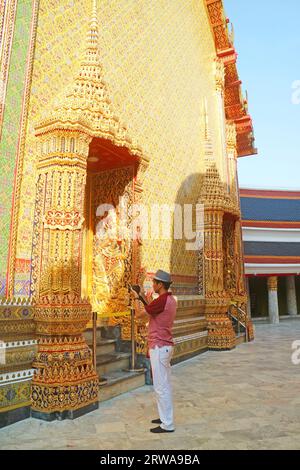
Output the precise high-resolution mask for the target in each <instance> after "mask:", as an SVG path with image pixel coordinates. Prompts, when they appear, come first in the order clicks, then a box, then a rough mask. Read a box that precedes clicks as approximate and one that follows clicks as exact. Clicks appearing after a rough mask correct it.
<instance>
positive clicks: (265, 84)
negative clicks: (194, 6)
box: [224, 0, 300, 189]
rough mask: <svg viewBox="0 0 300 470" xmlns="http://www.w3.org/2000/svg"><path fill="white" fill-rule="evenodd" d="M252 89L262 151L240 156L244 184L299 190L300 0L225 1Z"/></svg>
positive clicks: (246, 81) (242, 67)
mask: <svg viewBox="0 0 300 470" xmlns="http://www.w3.org/2000/svg"><path fill="white" fill-rule="evenodd" d="M224 6H225V11H226V14H227V16H228V17H229V19H230V21H231V22H232V23H233V26H234V33H235V48H236V50H237V53H238V62H237V64H238V70H239V75H240V79H241V80H242V82H243V85H242V87H243V90H247V91H248V101H249V113H250V115H251V116H252V119H253V124H254V134H255V138H256V147H257V148H258V155H257V156H250V157H243V158H240V159H239V160H238V173H239V184H240V187H261V188H275V189H276V188H287V189H300V92H298V93H296V96H295V98H296V101H298V102H299V104H293V103H292V96H293V93H294V94H295V91H294V90H293V89H292V85H293V83H294V82H295V81H297V80H298V81H299V84H298V89H300V1H299V0H284V1H283V0H224Z"/></svg>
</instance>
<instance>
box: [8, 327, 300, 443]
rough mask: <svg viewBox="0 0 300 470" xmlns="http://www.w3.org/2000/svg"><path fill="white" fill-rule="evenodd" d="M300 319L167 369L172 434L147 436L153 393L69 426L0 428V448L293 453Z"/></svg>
mask: <svg viewBox="0 0 300 470" xmlns="http://www.w3.org/2000/svg"><path fill="white" fill-rule="evenodd" d="M294 340H300V321H298V320H290V321H287V322H283V323H281V324H280V325H279V326H271V325H259V326H256V339H255V341H254V342H253V343H250V344H242V345H240V346H239V347H238V348H236V349H235V350H233V351H227V352H222V353H218V352H212V351H210V352H207V353H205V354H202V355H201V356H198V357H195V358H193V359H190V360H189V361H186V362H185V363H181V364H178V365H176V366H175V367H173V384H174V398H175V416H176V432H175V433H172V434H167V435H165V434H162V435H155V434H152V433H150V432H149V428H150V427H151V423H150V421H151V419H152V418H156V417H157V412H156V407H155V403H154V396H153V393H152V387H149V386H144V387H142V388H140V389H137V390H135V391H133V392H130V393H127V394H124V395H122V396H119V397H117V398H114V399H112V400H110V401H107V402H104V403H102V404H101V405H100V408H99V410H97V411H95V412H93V413H91V414H89V415H85V416H83V417H81V418H79V419H77V420H75V421H62V422H58V421H56V422H53V423H47V422H43V421H38V420H35V419H29V420H26V421H23V422H20V423H16V424H14V425H11V426H10V427H7V428H4V429H1V430H0V449H70V450H72V449H108V450H112V449H133V450H136V449H142V450H147V449H189V450H191V449H197V450H201V449H300V365H293V364H292V362H291V354H292V346H291V345H292V342H293V341H294Z"/></svg>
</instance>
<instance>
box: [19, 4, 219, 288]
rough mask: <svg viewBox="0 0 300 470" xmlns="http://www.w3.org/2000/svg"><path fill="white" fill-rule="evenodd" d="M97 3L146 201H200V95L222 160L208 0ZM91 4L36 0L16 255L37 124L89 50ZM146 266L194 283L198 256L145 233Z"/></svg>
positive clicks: (28, 222) (25, 244) (119, 109)
mask: <svg viewBox="0 0 300 470" xmlns="http://www.w3.org/2000/svg"><path fill="white" fill-rule="evenodd" d="M98 4H99V7H98V19H99V23H100V38H99V47H100V51H101V60H102V64H103V70H104V77H105V80H106V82H107V86H108V90H109V92H110V97H111V99H112V103H113V107H114V109H115V112H116V114H117V115H118V116H119V117H120V119H121V121H122V122H123V123H124V124H125V125H126V126H127V127H128V129H129V131H130V134H131V135H132V136H133V137H134V138H135V139H136V140H137V142H138V143H139V144H140V145H141V146H142V148H143V150H144V152H145V154H146V155H148V156H149V157H150V164H149V167H148V169H147V170H146V177H145V183H144V192H143V201H144V202H146V203H147V204H152V203H168V204H171V203H174V202H180V203H183V202H196V201H197V197H198V194H199V184H200V183H201V180H200V175H201V172H202V171H203V164H204V148H203V136H204V118H203V100H204V97H206V99H207V104H208V115H209V123H210V131H211V134H212V142H213V147H214V151H215V155H216V157H217V162H218V165H219V168H220V169H222V168H223V167H224V165H223V163H222V160H223V158H224V157H223V156H222V143H221V132H222V131H221V125H220V119H221V117H220V113H219V110H218V102H217V97H216V91H215V78H214V62H213V60H214V57H215V46H214V39H213V35H212V32H211V28H210V23H209V19H208V16H207V12H206V7H205V2H204V0H139V1H136V0H101V1H99V2H98ZM90 8H91V4H90V2H89V1H87V0H76V1H70V0H41V1H40V3H39V14H38V27H37V36H36V45H35V54H34V62H33V76H32V85H31V95H30V102H29V114H28V123H27V133H26V142H25V151H24V164H23V175H22V184H21V190H20V199H21V204H20V212H19V218H18V231H17V248H16V250H17V253H16V258H17V259H25V260H29V259H30V257H31V249H32V238H31V236H30V235H31V233H32V224H33V214H34V200H35V182H36V155H37V152H36V137H35V136H34V126H35V124H36V123H37V122H38V121H39V120H40V118H41V117H42V116H43V115H44V114H47V113H48V112H49V110H50V109H51V107H52V103H53V99H55V97H57V96H59V95H60V94H62V93H63V91H64V90H65V88H66V87H68V86H69V85H70V84H71V83H72V78H73V76H74V75H75V73H76V71H77V70H78V68H79V59H80V57H81V55H82V52H83V49H84V41H85V35H86V30H87V27H88V21H89V15H90ZM220 171H222V170H220ZM29 234H30V235H29ZM171 258H172V259H171ZM170 260H171V261H170ZM142 265H143V266H145V267H146V269H147V270H148V271H150V272H151V271H154V270H156V269H158V268H162V269H167V270H169V269H170V270H171V271H172V273H175V274H180V275H185V276H192V277H191V279H194V281H193V282H194V284H195V286H196V274H197V254H196V252H186V251H185V250H184V246H183V245H182V243H180V242H176V243H175V244H173V243H172V242H171V241H167V240H161V241H155V242H153V241H147V240H145V241H144V244H143V247H142ZM28 277H29V272H28Z"/></svg>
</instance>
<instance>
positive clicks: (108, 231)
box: [82, 139, 137, 328]
mask: <svg viewBox="0 0 300 470" xmlns="http://www.w3.org/2000/svg"><path fill="white" fill-rule="evenodd" d="M87 162H88V165H87V185H86V198H85V201H86V205H85V231H84V240H83V267H82V290H83V292H82V293H83V295H84V296H88V297H89V299H90V302H91V304H92V309H93V311H94V312H97V316H98V321H97V323H98V326H99V327H104V328H106V327H108V326H115V325H116V324H122V323H123V321H124V320H125V322H126V319H127V318H128V313H129V292H128V284H130V283H132V282H133V278H134V249H133V242H132V237H131V233H130V227H131V211H130V208H131V207H132V204H133V201H134V176H135V173H136V168H137V161H136V159H135V157H134V156H132V155H131V154H130V153H129V152H128V150H127V149H125V148H124V147H117V146H115V145H113V144H112V143H111V142H110V141H108V140H104V139H93V141H92V142H91V144H90V150H89V157H88V161H87Z"/></svg>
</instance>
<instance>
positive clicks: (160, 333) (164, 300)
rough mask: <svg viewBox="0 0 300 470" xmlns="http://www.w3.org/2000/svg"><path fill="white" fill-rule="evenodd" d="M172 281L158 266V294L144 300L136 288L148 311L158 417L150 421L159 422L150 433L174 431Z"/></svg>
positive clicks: (154, 280)
mask: <svg viewBox="0 0 300 470" xmlns="http://www.w3.org/2000/svg"><path fill="white" fill-rule="evenodd" d="M171 284H172V281H171V276H170V274H169V273H167V272H165V271H162V270H161V269H159V270H158V271H157V272H156V273H155V275H154V277H153V290H154V292H155V293H156V294H159V296H158V298H157V299H155V300H153V301H152V302H150V303H149V304H147V302H145V300H144V299H143V298H142V296H140V295H139V294H137V293H136V292H135V297H136V299H137V300H142V301H143V303H144V306H145V307H144V308H145V312H146V313H147V314H148V315H149V326H148V347H149V354H150V362H151V369H152V377H153V386H154V391H155V396H156V402H157V408H158V413H159V419H154V420H153V421H152V423H154V424H159V425H160V426H157V427H155V428H152V429H150V431H151V432H153V433H163V432H174V431H175V428H174V421H173V400H172V385H171V364H170V362H171V358H172V355H173V349H174V342H173V337H172V326H173V323H174V319H175V316H176V300H175V298H174V297H173V295H172V292H169V287H170V285H171ZM145 312H143V313H142V315H145V314H146V313H145Z"/></svg>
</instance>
